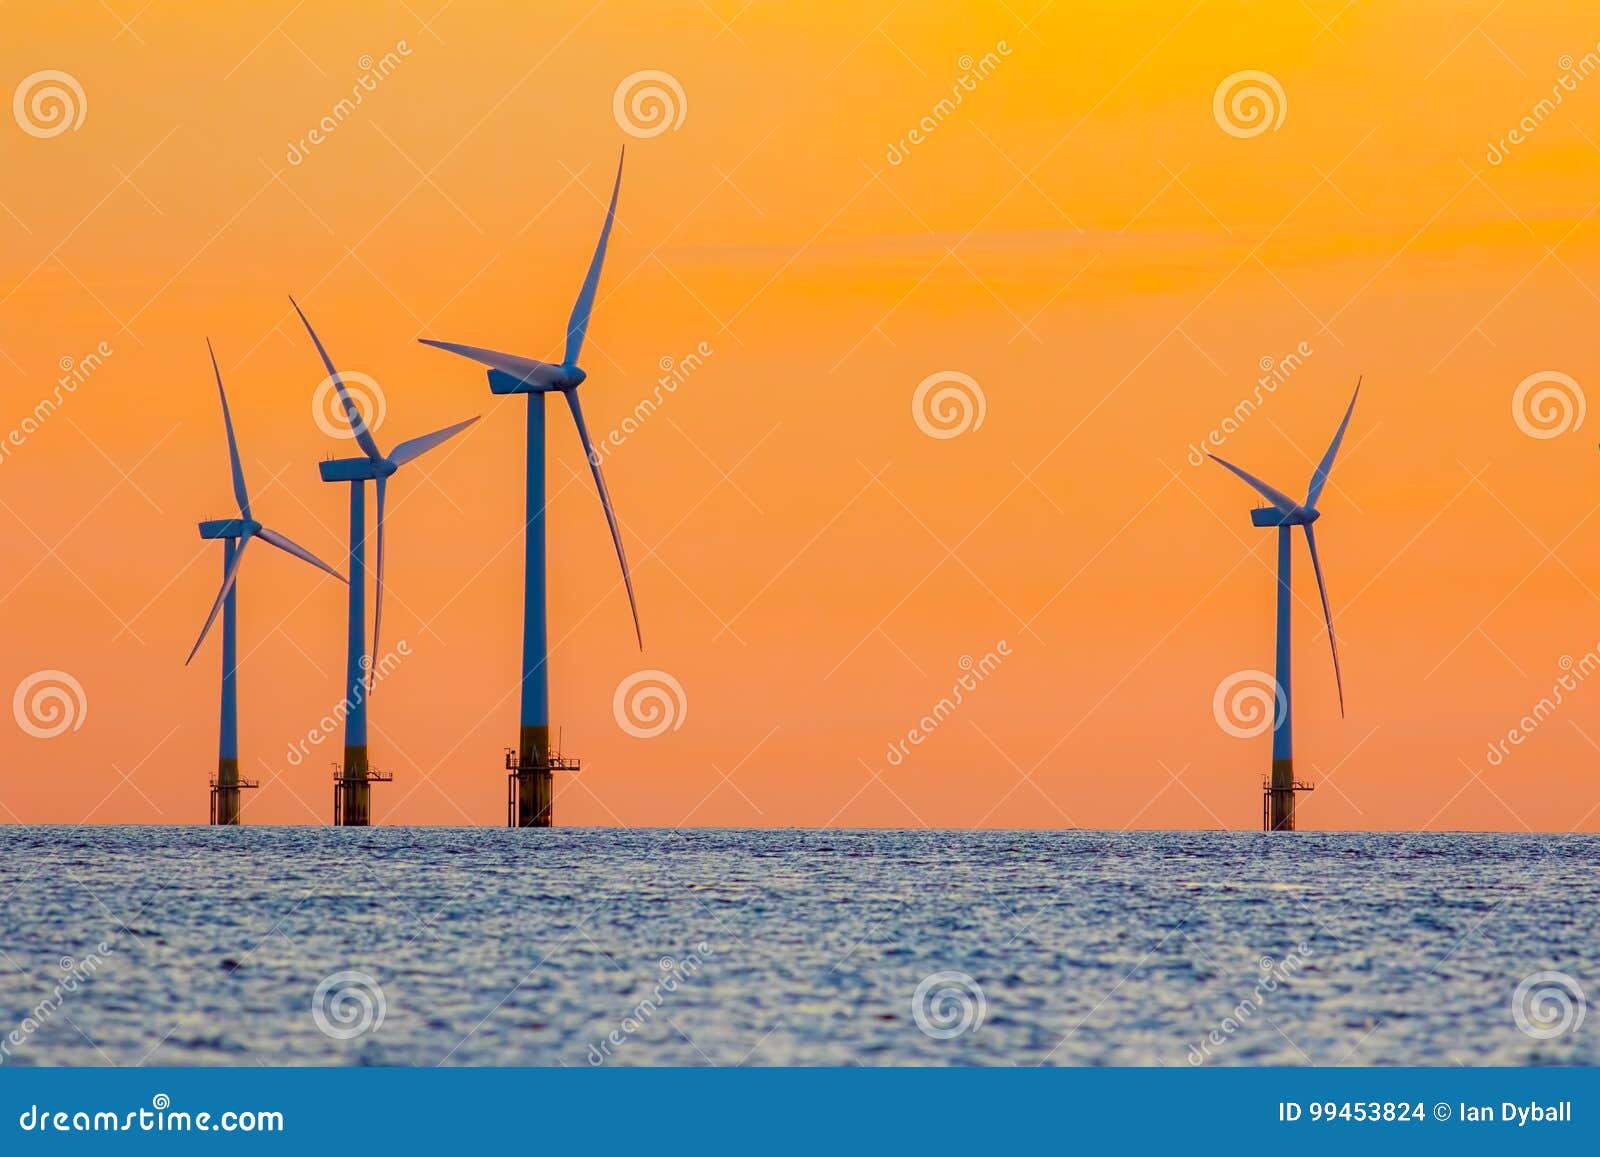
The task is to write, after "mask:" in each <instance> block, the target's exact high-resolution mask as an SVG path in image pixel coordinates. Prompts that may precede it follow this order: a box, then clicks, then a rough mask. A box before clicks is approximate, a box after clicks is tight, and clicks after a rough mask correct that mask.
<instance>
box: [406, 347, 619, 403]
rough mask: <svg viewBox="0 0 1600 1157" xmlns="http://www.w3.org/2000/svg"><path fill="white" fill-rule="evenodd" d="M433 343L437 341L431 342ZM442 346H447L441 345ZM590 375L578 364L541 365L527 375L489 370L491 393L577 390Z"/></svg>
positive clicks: (546, 392)
mask: <svg viewBox="0 0 1600 1157" xmlns="http://www.w3.org/2000/svg"><path fill="white" fill-rule="evenodd" d="M428 344H430V345H432V344H435V343H432V342H429V343H428ZM440 348H446V347H444V346H442V345H441V347H440ZM588 376H589V375H588V374H586V373H584V372H583V371H582V370H580V369H579V368H578V367H577V366H552V365H541V366H540V367H539V369H538V371H536V372H534V373H532V374H529V375H527V376H519V375H517V374H509V373H507V372H506V371H505V370H495V369H491V370H490V371H489V392H490V393H491V394H501V395H505V394H553V393H556V392H558V391H562V390H575V389H577V388H578V387H579V386H580V385H582V384H583V382H584V379H586V378H587V377H588Z"/></svg>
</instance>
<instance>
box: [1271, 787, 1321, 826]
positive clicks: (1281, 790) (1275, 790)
mask: <svg viewBox="0 0 1600 1157" xmlns="http://www.w3.org/2000/svg"><path fill="white" fill-rule="evenodd" d="M1316 790H1317V785H1316V784H1314V783H1312V782H1311V781H1310V780H1309V779H1296V780H1292V781H1290V783H1289V786H1288V787H1273V786H1272V777H1271V776H1268V775H1264V776H1262V777H1261V830H1262V831H1264V832H1270V831H1272V830H1273V828H1272V812H1273V807H1272V804H1273V798H1274V797H1275V796H1277V795H1279V794H1282V795H1287V796H1290V797H1291V802H1293V799H1292V797H1293V796H1294V794H1295V793H1296V792H1302V791H1316ZM1297 810H1298V809H1297V808H1293V807H1291V808H1290V809H1289V816H1290V821H1289V826H1288V827H1287V828H1282V829H1279V830H1281V831H1291V832H1292V831H1294V819H1293V817H1294V813H1295V812H1296V811H1297Z"/></svg>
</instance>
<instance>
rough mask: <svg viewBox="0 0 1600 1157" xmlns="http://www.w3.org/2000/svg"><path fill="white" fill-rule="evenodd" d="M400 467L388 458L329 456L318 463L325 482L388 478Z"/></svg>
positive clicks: (318, 469) (318, 468) (319, 471)
mask: <svg viewBox="0 0 1600 1157" xmlns="http://www.w3.org/2000/svg"><path fill="white" fill-rule="evenodd" d="M399 468H400V467H398V466H397V465H395V463H394V462H392V461H390V460H389V459H388V458H366V457H362V458H328V459H326V460H324V461H322V462H318V463H317V472H318V473H320V474H321V475H322V480H323V481H324V482H365V481H367V480H368V479H372V478H387V477H389V475H391V474H393V473H394V472H395V471H396V470H398V469H399Z"/></svg>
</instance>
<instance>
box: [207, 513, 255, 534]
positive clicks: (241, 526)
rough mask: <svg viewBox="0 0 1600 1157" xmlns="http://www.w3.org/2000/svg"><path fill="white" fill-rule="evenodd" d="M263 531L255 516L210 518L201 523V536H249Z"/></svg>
mask: <svg viewBox="0 0 1600 1157" xmlns="http://www.w3.org/2000/svg"><path fill="white" fill-rule="evenodd" d="M260 533H261V524H260V523H259V522H257V521H256V520H255V519H253V518H208V519H206V520H205V521H204V522H202V523H201V524H200V537H201V538H248V537H249V536H251V535H252V534H260Z"/></svg>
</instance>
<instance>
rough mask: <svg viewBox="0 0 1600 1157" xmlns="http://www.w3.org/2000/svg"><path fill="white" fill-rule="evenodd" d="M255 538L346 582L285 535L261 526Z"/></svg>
mask: <svg viewBox="0 0 1600 1157" xmlns="http://www.w3.org/2000/svg"><path fill="white" fill-rule="evenodd" d="M256 536H257V537H258V538H260V539H261V541H262V542H270V543H271V544H272V545H273V546H275V547H277V548H278V549H279V550H281V551H286V552H287V553H289V554H292V555H294V556H295V558H299V559H304V560H305V561H306V562H309V563H310V564H311V565H312V566H314V567H317V568H318V569H320V570H325V571H327V572H328V573H329V574H331V575H332V576H333V577H334V578H336V579H338V580H339V581H340V582H346V581H347V580H346V579H345V577H344V575H342V574H340V573H339V572H338V571H336V570H334V569H333V568H332V567H331V566H329V565H328V564H327V563H325V562H323V561H322V560H321V559H320V558H318V557H317V556H316V555H314V554H312V553H311V552H310V551H309V550H307V549H306V548H305V547H303V546H300V545H299V544H297V543H294V542H291V541H289V539H288V538H287V537H286V536H285V535H282V534H279V533H278V532H277V531H276V530H273V529H271V528H270V527H266V526H263V527H262V528H261V529H260V530H258V531H256Z"/></svg>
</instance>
